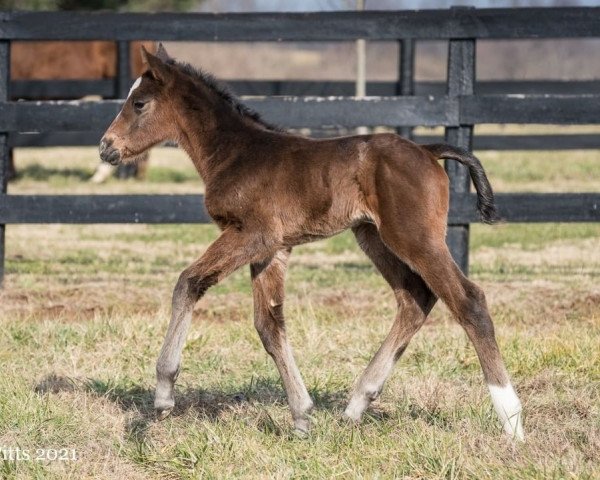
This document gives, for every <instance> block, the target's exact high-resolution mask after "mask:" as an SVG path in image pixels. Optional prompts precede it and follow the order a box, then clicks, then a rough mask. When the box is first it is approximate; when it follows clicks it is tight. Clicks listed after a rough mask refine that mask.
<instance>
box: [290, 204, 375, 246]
mask: <svg viewBox="0 0 600 480" xmlns="http://www.w3.org/2000/svg"><path fill="white" fill-rule="evenodd" d="M371 221H372V220H371V219H370V216H369V215H368V213H367V212H362V211H356V212H352V213H351V214H349V215H344V216H340V217H332V218H321V219H313V220H311V221H307V222H303V223H302V224H300V225H298V226H297V228H294V229H293V230H291V231H288V232H285V231H284V235H283V244H284V245H285V246H286V247H293V246H295V245H301V244H303V243H310V242H315V241H317V240H323V239H325V238H329V237H333V236H334V235H337V234H338V233H341V232H343V231H344V230H348V229H349V228H351V227H353V226H355V225H358V224H360V223H364V222H371Z"/></svg>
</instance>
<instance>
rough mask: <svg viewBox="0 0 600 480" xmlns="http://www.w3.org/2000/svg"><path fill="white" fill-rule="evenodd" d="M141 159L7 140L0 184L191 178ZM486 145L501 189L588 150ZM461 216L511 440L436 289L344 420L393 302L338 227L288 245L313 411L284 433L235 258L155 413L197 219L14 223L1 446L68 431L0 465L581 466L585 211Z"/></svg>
mask: <svg viewBox="0 0 600 480" xmlns="http://www.w3.org/2000/svg"><path fill="white" fill-rule="evenodd" d="M483 128H487V127H483ZM506 128H508V129H510V128H512V127H506ZM546 128H547V127H546ZM518 131H519V132H522V131H523V128H522V127H519V128H518ZM546 131H547V130H546ZM152 156H153V158H152V160H151V167H150V171H149V180H148V182H146V183H137V182H134V181H128V182H125V183H123V182H116V181H111V182H109V183H108V184H106V185H104V186H94V185H90V184H89V183H87V182H86V179H87V178H88V177H89V175H91V173H92V170H93V167H94V166H95V163H96V161H97V152H96V149H94V148H82V149H66V148H56V149H46V150H43V151H40V150H35V149H22V150H18V151H17V159H16V160H17V163H18V165H19V168H20V172H21V173H20V176H19V178H18V179H17V181H16V182H15V183H13V184H11V185H10V190H9V191H10V193H14V194H18V193H106V192H108V193H151V192H155V193H196V192H199V191H201V190H202V184H201V182H200V181H199V179H198V177H197V175H196V173H195V172H194V170H193V167H192V165H191V163H190V162H189V161H188V160H187V159H185V158H184V155H183V154H182V153H181V152H178V151H176V150H174V149H160V150H156V151H154V152H153V154H152ZM566 156H568V162H566V161H565V157H566ZM480 157H481V159H482V161H483V164H484V166H485V168H486V169H487V171H488V173H489V175H490V178H491V181H492V184H493V185H494V186H495V187H496V189H497V190H498V191H505V192H508V191H598V189H599V187H600V178H599V177H598V173H597V171H598V162H599V161H600V153H599V152H598V151H572V152H568V154H566V153H564V152H561V153H553V152H518V151H515V152H501V153H499V152H481V153H480ZM65 158H69V159H70V163H69V164H68V165H65V162H64V159H65ZM471 228H472V236H471V239H472V240H471V276H472V277H473V279H474V280H475V281H477V282H479V283H480V284H481V285H482V286H483V288H484V289H485V291H486V292H487V295H488V302H489V304H490V307H491V311H492V314H493V316H494V319H495V323H496V328H497V333H498V339H499V343H500V347H501V349H502V351H503V352H504V355H505V357H506V361H507V366H508V368H509V370H510V372H511V373H512V375H513V377H514V381H515V387H516V389H517V390H518V392H519V394H520V396H521V398H522V401H523V403H524V409H525V415H526V416H525V428H526V434H527V443H526V444H525V445H524V446H522V447H519V448H515V447H514V446H513V445H512V444H511V442H509V441H508V440H507V439H506V438H504V437H503V436H502V435H501V434H500V428H499V426H498V424H497V421H496V419H495V417H494V415H493V412H492V408H491V404H490V401H489V399H488V395H487V391H486V387H485V385H484V383H483V381H482V376H481V372H480V368H479V365H478V362H477V358H476V356H475V352H474V350H473V348H472V347H471V345H470V344H469V342H468V341H467V338H466V336H465V335H464V333H463V332H462V330H461V329H460V327H458V326H457V325H456V324H455V322H453V321H452V320H451V319H450V317H449V315H448V313H447V311H446V310H445V308H444V307H443V306H441V305H438V306H436V307H435V309H434V311H433V313H432V315H431V318H430V319H429V320H428V322H427V324H426V325H425V326H424V328H423V329H422V330H421V331H420V332H419V333H418V334H417V336H416V337H415V339H414V340H413V342H412V343H411V345H410V346H409V348H408V350H407V352H406V353H405V355H404V356H403V357H402V359H401V361H400V363H399V365H398V367H397V369H396V371H395V373H394V375H393V376H392V378H391V379H390V381H389V383H388V384H387V387H386V388H385V390H384V393H383V395H382V397H381V399H380V400H379V401H378V402H377V403H376V404H375V405H374V408H372V409H371V410H370V412H369V414H368V415H367V417H366V418H365V421H364V423H363V424H362V425H361V426H359V427H356V428H353V427H349V426H347V425H345V424H344V423H343V422H342V421H341V413H342V410H343V408H344V406H345V400H346V396H347V394H348V391H349V389H350V387H351V385H352V382H353V381H354V379H355V378H356V376H357V375H358V374H359V373H360V372H361V371H362V369H363V368H364V366H365V365H366V363H367V362H368V360H369V358H370V357H371V355H372V354H373V353H374V351H375V350H376V348H377V347H378V346H379V344H380V342H381V340H382V339H383V337H384V336H385V334H386V333H387V331H388V329H389V327H390V324H391V321H392V319H393V316H394V310H395V309H394V301H393V297H392V295H391V294H390V292H389V291H388V288H387V286H386V285H385V284H384V282H383V281H382V280H381V279H380V277H379V276H378V275H377V274H376V273H375V272H374V270H373V268H372V267H371V266H370V264H369V263H368V260H367V259H366V258H365V257H364V256H363V255H362V253H361V252H360V251H359V250H358V248H357V247H356V246H355V244H354V240H353V238H352V236H351V235H349V234H347V233H346V234H342V235H339V236H337V237H334V238H332V239H329V240H327V241H322V242H318V243H315V244H310V245H307V246H303V247H301V248H297V249H296V250H295V252H294V255H293V256H292V261H291V266H290V270H289V274H288V282H287V302H286V305H285V312H286V314H287V318H288V330H289V332H290V336H291V340H292V344H293V346H294V348H295V351H296V356H297V359H298V363H299V367H300V369H301V371H302V373H303V375H304V377H305V380H306V383H307V387H308V389H309V391H310V393H311V395H312V396H313V398H314V399H315V400H316V410H315V413H314V415H315V426H314V429H313V431H312V433H311V435H310V437H309V438H308V439H307V440H300V439H296V438H294V437H291V434H290V432H291V419H290V417H289V411H288V408H287V406H286V402H285V397H284V393H283V390H282V387H281V385H280V383H279V379H278V374H277V372H276V370H275V368H274V366H273V364H272V361H271V359H270V358H269V357H268V355H267V354H266V353H265V352H264V350H263V348H262V346H261V345H260V342H259V339H258V336H257V334H256V333H255V331H254V329H253V327H252V321H251V316H252V304H251V294H250V288H249V278H248V277H249V274H248V271H247V268H245V269H243V270H241V271H239V272H238V273H236V274H235V275H233V276H232V277H231V278H229V279H227V280H226V281H225V282H223V284H221V285H219V286H217V287H216V288H214V289H213V290H211V291H210V292H209V294H208V295H207V296H206V297H205V298H204V299H203V300H202V301H201V302H200V303H199V304H198V306H197V307H196V313H195V319H194V322H193V324H192V331H191V334H190V339H189V341H188V344H187V346H186V348H185V351H184V360H183V371H182V373H181V375H180V378H179V380H178V387H177V395H178V401H179V405H178V406H177V407H176V410H175V412H174V414H173V415H172V416H171V417H169V418H168V419H167V420H166V421H164V422H162V423H155V422H154V420H153V417H152V414H153V411H152V400H153V393H152V392H153V386H154V362H155V357H156V354H157V352H158V349H159V347H160V343H161V341H162V337H163V334H164V331H165V329H166V325H167V321H168V315H169V304H170V293H171V289H172V287H173V285H174V283H175V281H176V278H177V276H178V274H179V272H180V270H181V269H182V268H184V267H185V266H186V265H187V264H188V263H189V262H190V261H191V260H192V259H193V258H194V257H196V256H197V255H199V254H200V253H201V252H202V251H203V250H204V248H205V247H206V246H207V245H208V244H209V243H210V241H211V240H212V239H213V238H215V236H216V229H215V228H214V227H213V226H211V225H171V226H165V225H119V226H113V225H79V226H76V225H11V226H10V228H8V229H7V233H6V235H7V264H6V269H7V270H6V272H7V274H6V281H5V287H4V289H3V290H2V291H1V292H0V304H1V305H2V308H0V364H1V365H2V371H1V374H0V447H2V448H6V447H8V446H17V445H18V446H20V447H21V448H23V449H30V450H34V449H35V448H73V449H76V451H77V455H78V457H79V459H78V460H77V461H62V462H59V461H53V462H33V461H29V462H27V461H10V460H5V461H3V462H1V463H0V477H2V478H33V477H37V478H61V479H62V478H85V477H101V478H159V477H161V478H165V477H166V478H196V477H205V478H215V477H218V478H221V477H232V476H235V477H258V478H261V477H262V478H267V477H269V478H290V477H295V478H296V477H301V478H302V477H314V478H317V477H318V478H324V477H334V476H336V477H337V476H339V477H342V478H350V477H359V478H360V477H362V478H376V477H386V478H387V477H392V476H396V477H406V478H477V479H482V478H519V479H521V478H590V479H591V478H597V477H598V476H600V458H599V454H598V452H599V451H600V341H599V340H600V287H599V282H598V280H599V278H600V225H597V224H522V225H520V224H505V225H497V226H484V225H478V224H477V225H472V227H471Z"/></svg>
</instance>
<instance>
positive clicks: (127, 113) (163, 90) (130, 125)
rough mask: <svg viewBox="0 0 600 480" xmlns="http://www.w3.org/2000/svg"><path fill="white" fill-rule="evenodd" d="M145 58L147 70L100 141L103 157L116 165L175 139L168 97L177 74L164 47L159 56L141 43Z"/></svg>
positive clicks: (159, 50)
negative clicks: (151, 52)
mask: <svg viewBox="0 0 600 480" xmlns="http://www.w3.org/2000/svg"><path fill="white" fill-rule="evenodd" d="M142 59H143V61H144V63H145V64H146V65H147V70H146V71H145V72H144V73H143V74H142V76H141V77H139V78H138V79H137V80H136V81H135V82H134V84H133V86H132V87H131V90H130V91H129V95H128V96H127V99H126V100H125V103H124V104H123V108H122V109H121V111H120V112H119V114H118V115H117V117H116V118H115V119H114V120H113V122H112V123H111V124H110V126H109V127H108V130H106V132H105V134H104V136H103V137H102V140H101V141H100V158H101V159H102V160H104V161H105V162H108V163H111V164H112V165H117V164H119V163H120V162H125V163H130V162H134V161H135V160H137V159H138V158H139V157H141V156H142V155H143V154H144V153H145V152H146V151H147V150H148V149H149V148H151V147H153V146H154V145H157V144H159V143H162V142H164V141H166V140H176V136H177V131H176V129H175V128H174V120H175V119H174V118H173V117H174V112H173V109H172V107H171V105H170V102H169V98H170V97H171V91H172V89H173V88H174V87H173V85H174V83H175V75H174V73H175V72H174V70H173V68H172V67H171V66H170V65H169V64H170V63H172V60H171V59H170V58H169V56H168V54H167V52H166V50H165V49H164V47H163V46H162V44H161V45H159V47H158V50H157V53H156V56H154V55H152V54H150V53H148V51H147V50H146V49H145V48H144V47H143V46H142Z"/></svg>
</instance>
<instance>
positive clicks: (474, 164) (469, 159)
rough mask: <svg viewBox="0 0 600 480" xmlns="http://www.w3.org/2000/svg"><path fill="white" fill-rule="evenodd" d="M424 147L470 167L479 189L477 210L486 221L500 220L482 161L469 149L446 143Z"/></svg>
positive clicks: (441, 156) (437, 154)
mask: <svg viewBox="0 0 600 480" xmlns="http://www.w3.org/2000/svg"><path fill="white" fill-rule="evenodd" d="M423 147H424V148H426V149H427V150H429V151H430V152H431V153H433V154H434V155H435V156H436V157H437V158H441V159H448V160H456V161H457V162H460V163H462V164H463V165H466V166H467V167H469V173H470V175H471V179H472V180H473V184H474V185H475V190H477V210H479V213H480V214H481V219H482V220H483V221H484V222H485V223H494V222H495V221H497V220H499V216H498V212H497V210H496V205H495V204H494V192H493V191H492V186H491V185H490V182H489V180H488V178H487V175H486V174H485V171H484V170H483V166H482V165H481V162H480V161H479V160H478V159H477V157H475V155H473V154H472V153H471V152H469V151H468V150H465V149H464V148H459V147H453V146H452V145H446V144H444V143H432V144H430V145H423Z"/></svg>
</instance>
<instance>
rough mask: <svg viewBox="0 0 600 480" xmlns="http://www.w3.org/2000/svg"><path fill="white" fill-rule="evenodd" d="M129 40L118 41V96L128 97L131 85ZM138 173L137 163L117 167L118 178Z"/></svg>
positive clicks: (129, 176)
mask: <svg viewBox="0 0 600 480" xmlns="http://www.w3.org/2000/svg"><path fill="white" fill-rule="evenodd" d="M129 47H130V45H129V42H128V41H120V42H117V77H116V87H117V88H116V92H115V93H116V98H127V94H128V93H129V88H130V86H131V61H130V60H131V58H130V57H131V55H130V48H129ZM136 173H137V164H135V163H128V164H119V166H118V167H117V173H116V175H117V177H118V178H131V177H135V175H136Z"/></svg>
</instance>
